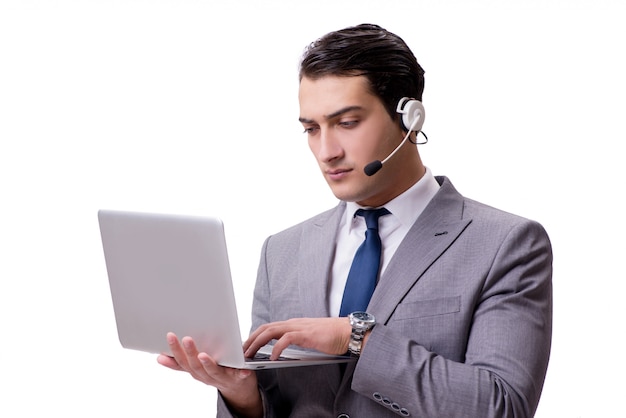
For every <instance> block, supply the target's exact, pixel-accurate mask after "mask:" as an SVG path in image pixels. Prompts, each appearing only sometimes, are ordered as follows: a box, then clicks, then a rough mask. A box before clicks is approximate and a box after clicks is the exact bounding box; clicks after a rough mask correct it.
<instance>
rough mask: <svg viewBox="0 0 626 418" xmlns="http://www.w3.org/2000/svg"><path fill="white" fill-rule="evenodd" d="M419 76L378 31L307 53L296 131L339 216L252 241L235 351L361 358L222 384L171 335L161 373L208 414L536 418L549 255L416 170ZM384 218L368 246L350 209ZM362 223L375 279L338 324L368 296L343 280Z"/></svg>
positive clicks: (526, 224) (233, 375) (348, 33)
mask: <svg viewBox="0 0 626 418" xmlns="http://www.w3.org/2000/svg"><path fill="white" fill-rule="evenodd" d="M423 73H424V72H423V70H422V68H421V67H420V66H419V64H418V63H417V61H416V59H415V57H414V56H413V54H412V52H411V51H410V50H409V48H408V47H407V46H406V44H405V43H404V41H402V39H400V38H399V37H397V36H396V35H394V34H392V33H389V32H388V31H386V30H384V29H382V28H380V27H378V26H375V25H359V26H356V27H351V28H346V29H344V30H340V31H337V32H332V33H330V34H328V35H326V36H324V37H323V38H321V39H319V40H318V41H316V42H314V43H313V44H312V45H311V46H310V47H309V48H308V50H307V51H306V52H305V54H304V57H303V60H302V63H301V68H300V91H299V102H300V121H301V123H302V125H303V126H304V129H305V132H306V134H307V135H308V142H309V147H310V149H311V151H312V153H313V155H314V156H315V158H316V159H317V162H318V164H319V167H320V169H321V171H322V174H323V176H324V178H325V180H326V181H327V183H328V185H329V186H330V188H331V189H332V191H333V193H334V194H335V196H336V197H337V198H338V199H339V200H340V203H339V205H338V206H337V207H335V208H334V209H331V210H329V211H327V212H324V213H322V214H319V215H317V216H315V217H313V218H312V219H309V220H307V221H304V222H303V223H301V224H298V225H296V226H294V227H292V228H289V229H287V230H285V231H283V232H280V233H278V234H276V235H274V236H271V237H269V238H268V239H267V241H266V242H265V243H264V245H263V249H262V257H261V262H260V266H259V270H258V278H257V284H256V287H255V294H254V304H253V309H252V315H253V318H252V320H253V321H252V322H253V323H252V330H253V332H252V334H251V335H250V337H249V339H248V340H247V341H246V342H245V343H244V350H245V351H246V354H247V355H252V354H254V353H255V352H256V350H258V349H259V348H260V347H261V346H262V345H264V344H265V343H267V342H269V341H270V340H272V339H275V340H276V344H275V348H274V351H273V354H272V355H273V357H274V358H276V357H277V356H278V355H279V354H280V352H281V351H282V350H283V349H284V348H286V347H287V346H288V345H290V344H295V345H299V346H303V347H308V348H314V349H317V350H320V351H323V352H326V353H330V354H343V353H346V352H348V351H350V352H352V353H353V355H354V356H355V358H357V360H356V361H354V362H352V363H349V364H347V365H343V366H340V365H326V366H311V367H298V368H285V369H276V370H268V371H259V372H251V371H244V370H234V369H228V368H224V367H220V366H218V365H217V364H216V363H215V362H214V361H213V359H211V358H210V357H209V356H208V355H207V354H205V353H198V352H197V350H196V348H195V345H194V342H193V340H191V339H190V338H188V337H185V338H183V339H182V340H180V341H179V340H178V339H177V337H176V336H175V335H173V334H169V335H168V336H167V338H168V342H169V344H170V346H171V349H172V353H173V357H167V356H160V357H159V362H160V363H161V364H163V365H165V366H167V367H170V368H172V369H175V370H183V371H187V372H189V373H190V374H191V375H192V376H193V377H194V378H196V379H198V380H200V381H202V382H204V383H206V384H208V385H212V386H215V387H216V388H217V389H218V390H219V402H218V416H237V417H261V416H267V417H286V416H292V417H331V416H332V417H353V418H354V417H358V418H363V417H393V416H415V417H445V418H451V417H480V418H486V417H531V416H533V414H534V412H535V410H536V407H537V404H538V402H539V397H540V394H541V390H542V386H543V382H544V378H545V373H546V368H547V364H548V358H549V352H550V343H551V328H552V287H551V275H552V252H551V247H550V242H549V239H548V237H547V235H546V233H545V231H544V229H543V228H542V227H541V226H540V225H539V224H537V223H536V222H533V221H530V220H527V219H524V218H521V217H518V216H515V215H511V214H508V213H505V212H502V211H499V210H496V209H493V208H491V207H488V206H486V205H483V204H480V203H478V202H475V201H473V200H470V199H467V198H465V197H463V196H462V195H460V194H459V193H458V192H457V191H456V190H455V189H454V187H453V186H452V184H451V182H450V180H448V179H447V178H445V177H434V176H433V174H432V173H431V172H430V170H429V169H428V168H426V167H425V166H424V165H423V163H422V161H421V159H420V155H419V152H418V149H417V147H416V146H414V144H416V143H417V141H418V135H419V131H420V130H421V124H422V123H423V121H424V110H423V108H421V103H420V102H421V97H422V91H423V88H424V78H423ZM406 98H409V99H410V100H408V99H406ZM407 107H408V108H409V109H410V111H406V110H405V109H406V108H407ZM407 139H408V140H407ZM387 156H389V158H388V159H387V158H386V157H387ZM381 160H382V161H381ZM372 162H374V163H372ZM381 162H382V165H381ZM365 167H368V168H367V171H368V174H369V175H368V174H366V173H365V172H364V168H365ZM382 207H384V208H385V209H384V210H383V211H382V212H381V213H379V215H380V217H379V218H378V233H379V234H377V233H376V231H375V229H376V227H375V226H371V225H373V224H371V225H370V220H371V219H370V218H369V217H368V218H367V222H366V221H365V220H364V217H365V216H370V215H366V213H373V212H371V211H370V212H365V213H362V212H360V211H359V212H357V210H358V209H363V208H370V209H371V208H382ZM357 214H358V216H357ZM361 215H363V216H361ZM366 223H367V229H368V230H367V233H368V234H369V238H368V239H366V240H365V241H368V240H370V238H371V240H374V241H375V239H374V238H373V237H376V236H377V235H379V236H380V240H381V242H382V244H381V246H382V249H380V248H379V247H378V248H379V250H380V251H381V254H380V256H379V257H380V258H379V259H380V264H379V265H377V266H375V267H373V268H374V269H377V270H379V272H380V273H379V275H378V276H377V278H375V280H377V283H374V285H375V289H374V288H373V287H372V289H373V290H372V291H373V295H371V299H370V300H369V302H368V301H365V302H362V301H360V302H355V303H357V305H350V306H358V303H365V304H364V305H361V306H363V309H362V310H365V311H366V312H367V314H362V313H357V314H355V315H349V314H352V313H354V310H351V308H350V307H348V308H346V306H348V304H349V303H352V302H351V299H352V298H353V297H354V296H355V295H356V294H357V293H359V292H360V291H361V290H362V289H363V288H365V287H366V285H365V284H364V283H363V282H357V284H356V286H355V285H354V283H355V282H353V281H352V280H351V277H350V276H351V274H350V270H351V263H352V262H353V257H354V258H355V259H356V258H358V256H356V255H355V252H357V247H359V246H360V245H361V241H363V235H364V231H365V229H366ZM371 240H370V242H374V241H371ZM371 248H376V245H374V247H371ZM377 258H378V257H372V256H371V255H370V256H368V257H365V259H367V260H369V261H371V260H373V259H377ZM354 263H355V264H356V260H355V261H354ZM376 263H378V260H376ZM376 273H378V271H376ZM376 273H375V275H376ZM360 276H361V280H362V281H364V280H365V279H363V277H364V276H365V273H361V275H360ZM366 293H367V292H366ZM370 293H371V292H370ZM369 297H370V295H369V294H368V295H366V298H369ZM346 309H348V311H346ZM357 310H358V309H357ZM346 315H348V317H347V316H346ZM359 318H361V319H365V320H370V319H371V320H372V321H371V322H374V319H375V323H374V324H373V325H372V324H370V323H369V322H368V321H365V322H363V321H361V322H359ZM349 349H350V350H349Z"/></svg>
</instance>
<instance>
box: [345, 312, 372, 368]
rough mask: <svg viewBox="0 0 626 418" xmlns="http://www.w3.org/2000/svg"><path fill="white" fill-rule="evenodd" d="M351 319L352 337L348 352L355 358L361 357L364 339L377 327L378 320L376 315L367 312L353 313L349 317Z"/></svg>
mask: <svg viewBox="0 0 626 418" xmlns="http://www.w3.org/2000/svg"><path fill="white" fill-rule="evenodd" d="M348 318H350V325H351V326H352V335H351V336H350V343H349V344H348V351H350V354H352V355H353V356H355V357H359V356H360V355H361V346H362V345H363V338H364V337H365V333H366V332H367V331H369V330H371V329H372V328H374V325H376V318H374V315H372V314H368V313H367V312H353V313H351V314H350V315H348Z"/></svg>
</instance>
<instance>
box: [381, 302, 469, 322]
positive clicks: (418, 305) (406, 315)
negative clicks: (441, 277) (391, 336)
mask: <svg viewBox="0 0 626 418" xmlns="http://www.w3.org/2000/svg"><path fill="white" fill-rule="evenodd" d="M460 311H461V297H460V296H452V297H446V298H440V299H430V300H419V301H415V302H405V303H401V304H400V305H398V307H397V308H396V311H395V313H394V314H393V316H392V317H391V320H392V321H402V320H407V319H415V318H425V317H429V316H439V315H447V314H453V313H457V312H460Z"/></svg>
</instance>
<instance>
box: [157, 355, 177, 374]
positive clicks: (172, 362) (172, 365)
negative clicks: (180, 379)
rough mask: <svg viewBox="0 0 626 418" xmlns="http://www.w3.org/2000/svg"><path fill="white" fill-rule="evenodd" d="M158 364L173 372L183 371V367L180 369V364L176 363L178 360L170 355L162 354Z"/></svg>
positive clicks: (158, 358)
mask: <svg viewBox="0 0 626 418" xmlns="http://www.w3.org/2000/svg"><path fill="white" fill-rule="evenodd" d="M157 362H158V363H159V364H160V365H162V366H165V367H167V368H169V369H172V370H177V371H182V370H183V369H182V367H180V365H179V364H178V362H177V361H176V359H174V357H170V356H168V355H165V354H160V355H159V356H158V357H157Z"/></svg>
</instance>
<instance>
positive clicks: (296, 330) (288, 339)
mask: <svg viewBox="0 0 626 418" xmlns="http://www.w3.org/2000/svg"><path fill="white" fill-rule="evenodd" d="M351 333H352V327H351V326H350V321H349V320H348V318H345V317H344V318H294V319H289V320H287V321H281V322H272V323H269V324H264V325H261V326H260V327H259V328H258V329H257V330H256V331H254V332H253V333H252V334H251V335H250V337H249V338H248V340H247V341H246V342H245V343H244V345H243V348H244V350H245V352H246V357H253V356H254V355H255V354H256V352H257V351H258V350H259V349H260V348H261V347H263V346H264V345H265V344H267V343H268V342H270V341H271V340H274V339H275V340H277V342H276V344H275V345H274V349H273V350H272V355H271V357H270V358H271V359H272V360H276V359H277V358H278V357H279V356H280V353H282V352H283V350H284V349H285V348H287V347H288V346H289V345H291V344H295V345H297V346H300V347H303V348H312V349H315V350H317V351H321V352H322V353H326V354H334V355H341V354H345V353H346V352H347V351H348V344H349V342H350V334H351Z"/></svg>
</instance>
